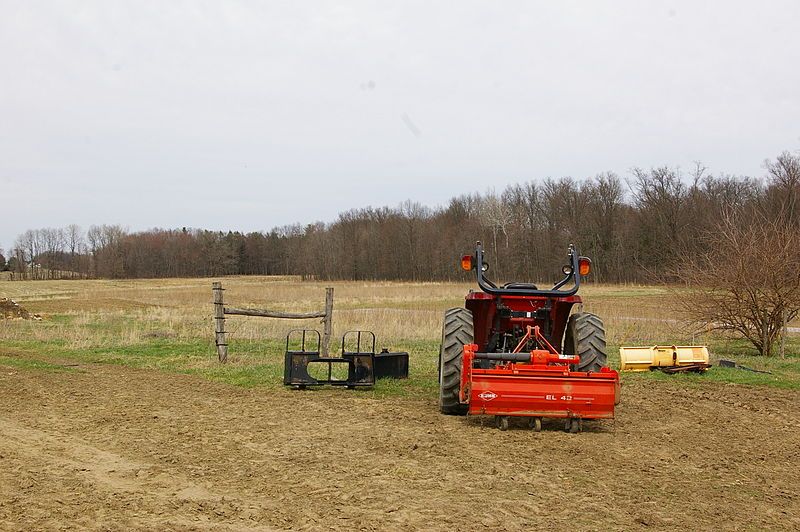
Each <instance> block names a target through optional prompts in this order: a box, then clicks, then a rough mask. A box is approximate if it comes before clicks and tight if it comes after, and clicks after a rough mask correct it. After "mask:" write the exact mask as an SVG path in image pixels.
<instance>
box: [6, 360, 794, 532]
mask: <svg viewBox="0 0 800 532" xmlns="http://www.w3.org/2000/svg"><path fill="white" fill-rule="evenodd" d="M559 429H560V426H557V425H556V424H546V426H545V430H544V431H543V432H541V433H538V434H537V433H533V432H530V431H529V430H525V429H522V428H521V427H512V430H509V431H508V432H500V431H498V430H497V429H495V428H493V427H491V426H490V423H489V420H483V421H482V420H481V419H479V418H477V419H465V418H454V417H443V416H440V415H439V414H438V413H437V410H436V406H435V403H434V401H433V400H432V399H431V398H424V399H418V400H414V399H400V400H397V399H395V400H388V399H387V400H377V399H370V398H365V397H363V396H359V393H358V392H357V391H348V390H325V391H290V390H280V391H267V390H263V389H261V390H259V389H252V390H248V389H242V388H236V387H231V386H228V385H224V384H216V383H213V382H209V381H207V380H203V379H200V378H197V377H193V376H185V375H173V374H165V373H160V372H155V371H141V370H133V369H130V368H125V367H117V366H104V365H86V366H79V367H76V368H74V370H73V371H57V372H53V371H41V370H36V369H22V368H12V367H0V528H2V529H8V530H38V529H92V530H95V529H96V530H124V529H150V530H245V529H253V530H271V529H364V530H373V529H389V530H412V529H428V530H431V529H439V530H476V529H484V528H485V529H493V530H521V529H544V528H546V529H548V530H567V529H571V530H576V529H578V530H607V529H620V530H622V529H625V530H629V529H637V528H641V529H645V528H648V529H658V528H665V529H666V528H669V529H672V528H679V527H680V528H683V529H689V530H700V529H745V530H751V529H752V530H764V529H795V530H797V529H800V473H798V464H800V405H799V404H798V394H797V392H790V391H781V390H775V389H766V388H750V387H743V386H735V385H719V384H711V383H709V384H708V385H707V386H703V387H692V388H690V389H688V390H687V389H681V388H679V387H678V386H677V385H674V384H672V383H669V382H667V383H662V382H654V381H651V380H647V381H645V380H638V379H633V380H628V381H626V383H625V384H624V385H623V402H622V405H621V407H620V408H619V410H618V419H617V420H616V421H615V422H604V423H598V424H591V425H588V426H587V427H586V429H587V430H586V431H585V432H583V433H580V434H576V435H571V434H566V433H564V432H563V431H561V430H559Z"/></svg>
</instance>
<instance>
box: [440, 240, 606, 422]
mask: <svg viewBox="0 0 800 532" xmlns="http://www.w3.org/2000/svg"><path fill="white" fill-rule="evenodd" d="M568 258H569V263H568V264H567V265H565V266H564V267H563V268H562V272H563V274H564V278H563V279H562V280H561V281H559V282H558V283H556V285H555V286H553V288H551V289H549V290H540V289H539V288H537V287H536V286H535V285H533V284H526V283H507V284H504V285H502V286H497V285H495V284H494V283H493V282H492V281H490V280H489V279H488V278H487V277H486V276H485V273H486V271H487V269H488V268H487V265H486V263H485V262H484V255H483V248H482V247H481V243H480V242H478V243H477V246H476V249H475V254H474V255H465V256H464V257H463V258H462V259H461V267H462V268H463V269H465V270H467V271H475V272H476V275H477V279H478V286H479V287H480V288H481V291H480V292H476V291H473V290H470V292H469V294H467V297H466V305H465V306H466V308H452V309H450V310H448V311H447V312H446V313H445V316H444V324H443V327H442V345H441V348H440V351H439V407H440V410H441V411H442V413H443V414H450V415H466V414H476V415H494V416H495V421H496V423H497V426H498V428H500V429H501V430H506V429H508V424H509V416H519V417H526V418H528V421H529V423H530V426H531V428H533V429H534V430H537V431H538V430H541V426H542V418H563V419H564V420H565V422H566V426H565V428H566V430H568V431H570V432H578V431H579V430H580V429H581V420H584V419H603V418H613V417H614V406H615V405H616V404H618V403H619V393H620V385H619V375H618V373H617V372H616V371H614V370H611V369H609V368H608V367H607V366H606V352H605V348H606V340H605V330H604V329H603V322H602V321H601V320H600V318H599V317H598V316H596V315H594V314H590V313H588V312H575V313H571V311H572V309H573V307H574V306H575V305H576V304H580V303H581V298H580V297H579V296H577V295H575V294H576V293H577V291H578V288H579V286H580V281H581V277H582V276H585V275H588V274H589V272H590V270H591V264H592V263H591V260H589V259H588V258H587V257H581V256H579V255H578V252H577V251H576V249H575V247H574V246H572V245H570V247H569V253H568ZM565 287H568V288H565Z"/></svg>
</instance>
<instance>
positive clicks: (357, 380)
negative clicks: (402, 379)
mask: <svg viewBox="0 0 800 532" xmlns="http://www.w3.org/2000/svg"><path fill="white" fill-rule="evenodd" d="M345 334H346V333H345ZM309 336H310V337H311V338H308V337H309ZM314 337H316V345H314ZM292 339H295V341H296V342H297V341H299V344H300V345H299V347H300V349H299V350H297V349H290V348H289V346H290V343H291V341H292ZM307 340H308V342H307ZM343 341H344V340H343ZM373 342H374V340H373ZM307 343H310V344H311V345H310V346H307ZM320 343H321V337H320V334H319V331H317V330H315V329H292V330H291V331H289V334H287V335H286V355H285V358H284V371H283V384H285V385H287V386H295V387H297V388H305V387H307V386H323V385H326V384H329V385H331V386H346V387H348V388H356V387H369V386H374V385H375V372H374V367H375V355H374V353H356V354H355V355H357V356H350V357H346V358H345V357H344V356H342V357H323V356H320V349H319V347H320ZM373 350H374V348H373ZM343 352H344V351H343ZM312 364H313V365H314V366H316V367H321V368H322V369H321V371H322V373H323V374H325V375H326V377H322V378H320V377H312V376H311V375H310V374H309V372H308V368H309V365H312ZM337 365H340V366H345V367H346V368H347V378H346V379H341V378H337V377H336V376H335V375H334V367H335V366H337Z"/></svg>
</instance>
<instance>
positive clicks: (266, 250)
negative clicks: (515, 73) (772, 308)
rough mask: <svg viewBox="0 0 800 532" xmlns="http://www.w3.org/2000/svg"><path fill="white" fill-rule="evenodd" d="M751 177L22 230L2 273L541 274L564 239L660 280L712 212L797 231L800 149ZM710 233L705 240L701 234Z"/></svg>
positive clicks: (586, 184) (512, 189)
mask: <svg viewBox="0 0 800 532" xmlns="http://www.w3.org/2000/svg"><path fill="white" fill-rule="evenodd" d="M765 168H766V176H765V177H764V178H761V179H757V178H752V177H742V176H731V175H724V174H723V175H712V174H710V173H709V172H708V170H707V169H706V168H704V167H703V166H702V165H700V164H698V165H696V166H695V167H694V168H692V169H691V170H690V171H688V172H682V171H680V170H679V169H674V168H668V167H661V168H654V169H649V170H645V169H633V170H632V171H631V173H630V176H628V177H627V179H622V178H620V177H619V176H618V175H615V174H613V173H603V174H598V175H596V176H595V177H592V178H589V179H584V180H576V179H573V178H570V177H564V178H560V179H544V180H542V181H530V182H525V183H519V184H515V185H511V186H509V187H507V188H505V189H504V190H502V191H495V190H490V191H488V192H484V193H472V194H465V195H461V196H457V197H454V198H452V199H450V201H449V202H448V203H447V204H446V205H443V206H440V207H436V208H430V207H427V206H424V205H422V204H420V203H417V202H412V201H404V202H403V203H401V204H400V205H398V206H396V207H365V208H359V209H353V210H349V211H346V212H343V213H341V214H340V215H339V216H338V218H337V219H336V220H335V221H333V222H330V223H323V222H316V223H311V224H307V225H300V224H297V225H289V226H284V227H277V228H273V229H272V230H269V231H255V232H249V233H244V232H238V231H228V232H221V231H209V230H204V229H189V228H181V229H150V230H146V231H135V232H130V231H128V230H126V229H125V228H124V227H122V226H119V225H100V226H91V227H89V228H88V230H86V231H83V230H82V229H81V228H80V227H78V226H76V225H69V226H66V227H63V228H45V229H31V230H28V231H25V232H24V233H22V234H21V235H19V236H18V238H17V239H16V241H15V244H14V246H13V248H12V249H11V250H8V251H7V252H6V253H5V254H3V252H2V250H0V269H6V270H10V271H12V272H14V274H15V278H18V279H23V278H28V279H46V278H64V277H80V278H93V277H97V278H155V277H190V276H191V277H194V276H219V275H232V274H240V275H251V274H259V275H302V276H305V277H307V278H317V279H325V280H328V279H352V280H388V279H397V280H409V281H438V280H454V279H464V276H463V274H462V273H461V272H460V271H459V270H458V258H459V257H460V256H461V255H464V254H467V253H471V252H472V250H473V249H474V245H475V241H476V240H481V241H482V242H483V243H484V249H485V250H486V254H487V256H488V262H489V266H490V270H491V271H490V273H491V276H492V277H494V278H497V279H502V280H519V281H542V282H550V281H553V280H555V279H557V278H558V277H559V276H560V266H561V265H562V264H563V263H564V260H565V258H566V250H567V245H568V244H570V243H574V244H575V245H576V246H578V248H579V249H580V251H581V253H582V254H584V255H588V256H590V257H591V258H592V260H593V262H594V269H593V279H594V280H595V281H598V282H625V283H626V282H644V281H650V280H652V279H653V278H654V276H664V275H669V273H670V272H671V271H672V269H673V268H674V266H675V264H676V261H677V260H679V258H680V257H684V258H685V257H686V256H699V255H702V254H703V253H705V251H706V250H707V247H708V246H713V242H714V240H713V234H714V231H715V230H716V228H718V227H720V224H721V223H722V220H727V221H728V222H730V221H731V220H734V223H736V224H740V225H747V224H751V223H754V222H753V221H754V220H756V219H763V220H781V221H782V222H781V223H786V224H789V226H791V227H794V228H795V229H796V228H798V226H800V222H799V221H798V220H799V219H800V156H797V155H794V154H791V153H788V152H784V153H782V154H781V155H779V156H778V157H777V158H776V159H775V160H773V161H767V162H766V164H765ZM709 236H711V237H712V238H709Z"/></svg>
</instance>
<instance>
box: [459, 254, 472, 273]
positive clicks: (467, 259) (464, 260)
mask: <svg viewBox="0 0 800 532" xmlns="http://www.w3.org/2000/svg"><path fill="white" fill-rule="evenodd" d="M461 269H462V270H464V271H467V272H468V271H470V270H471V269H472V255H464V256H463V257H461Z"/></svg>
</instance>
